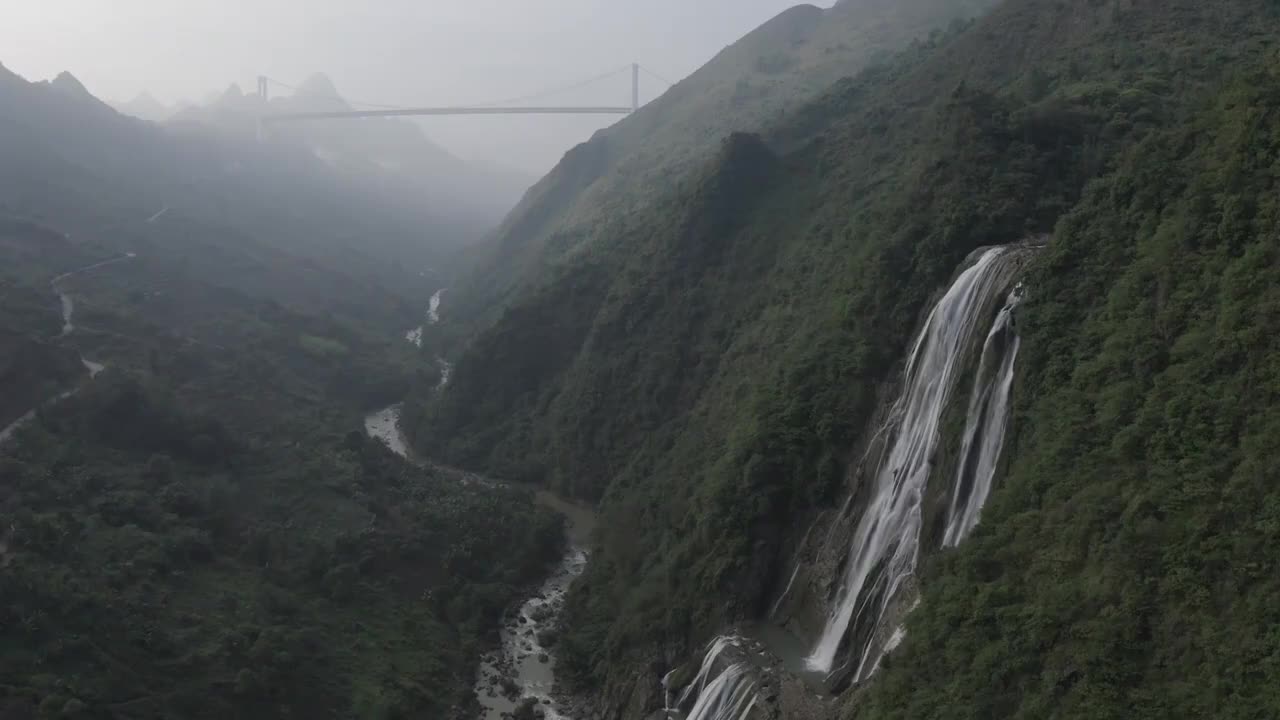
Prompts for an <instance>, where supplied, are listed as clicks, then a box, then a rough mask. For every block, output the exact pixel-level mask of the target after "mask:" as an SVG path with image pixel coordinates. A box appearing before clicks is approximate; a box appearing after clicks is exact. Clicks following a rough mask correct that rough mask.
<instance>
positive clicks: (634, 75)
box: [631, 63, 640, 112]
mask: <svg viewBox="0 0 1280 720" xmlns="http://www.w3.org/2000/svg"><path fill="white" fill-rule="evenodd" d="M639 109H640V63H631V112H635V111H636V110H639Z"/></svg>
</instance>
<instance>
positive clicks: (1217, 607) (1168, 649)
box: [857, 65, 1280, 718]
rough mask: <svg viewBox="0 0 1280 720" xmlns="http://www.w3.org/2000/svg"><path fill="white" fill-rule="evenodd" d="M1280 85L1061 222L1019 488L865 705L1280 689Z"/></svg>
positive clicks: (1206, 117) (1237, 105) (1043, 281)
mask: <svg viewBox="0 0 1280 720" xmlns="http://www.w3.org/2000/svg"><path fill="white" fill-rule="evenodd" d="M1278 102H1280V75H1277V74H1276V72H1275V67H1274V65H1272V66H1270V67H1267V68H1263V69H1259V70H1258V71H1242V72H1241V73H1240V74H1239V75H1238V76H1237V77H1236V78H1235V79H1234V80H1233V81H1232V82H1231V83H1230V84H1229V85H1228V86H1227V87H1226V88H1224V89H1223V90H1222V91H1221V93H1219V94H1218V95H1217V96H1216V97H1215V99H1214V100H1213V102H1212V103H1211V105H1210V106H1209V107H1207V108H1206V109H1204V110H1203V111H1202V112H1200V113H1198V114H1197V115H1196V116H1195V118H1194V119H1192V120H1191V121H1189V122H1188V123H1186V124H1185V125H1182V126H1179V127H1177V128H1174V129H1170V130H1168V131H1164V132H1160V133H1158V134H1156V135H1155V136H1153V137H1151V138H1149V139H1147V140H1146V141H1145V142H1143V143H1142V144H1141V145H1139V146H1138V147H1136V148H1134V150H1133V151H1132V152H1131V153H1129V154H1127V155H1126V157H1125V158H1124V159H1123V160H1122V161H1121V162H1120V163H1119V164H1118V167H1117V168H1116V169H1115V170H1114V171H1113V172H1111V173H1109V174H1108V175H1107V176H1106V177H1105V178H1104V179H1103V180H1101V181H1100V182H1098V183H1096V184H1095V185H1093V186H1092V187H1091V188H1090V190H1089V192H1088V194H1087V196H1086V197H1085V199H1084V200H1083V201H1082V202H1081V203H1080V205H1079V206H1078V207H1077V208H1075V209H1074V210H1073V211H1072V212H1071V213H1070V214H1069V215H1067V217H1065V218H1064V219H1063V221H1062V222H1061V223H1060V224H1059V226H1058V231H1057V233H1056V236H1055V239H1054V243H1053V245H1052V248H1051V250H1050V251H1049V253H1048V256H1047V257H1046V258H1045V259H1044V262H1043V264H1042V265H1041V266H1040V267H1039V268H1038V270H1037V272H1036V273H1035V274H1034V276H1033V277H1032V279H1031V285H1032V287H1033V288H1034V300H1033V302H1032V303H1031V304H1030V305H1029V307H1028V309H1027V312H1026V313H1025V315H1024V316H1023V317H1024V323H1023V332H1024V334H1025V338H1026V347H1027V348H1028V353H1027V357H1026V359H1025V362H1024V367H1025V370H1024V376H1023V380H1022V382H1021V383H1020V386H1019V388H1018V395H1019V397H1020V398H1021V399H1022V402H1021V408H1020V411H1019V418H1018V425H1019V427H1020V428H1021V430H1020V432H1019V433H1018V436H1017V446H1016V451H1015V453H1014V454H1013V460H1012V462H1011V467H1010V469H1009V472H1008V477H1007V479H1006V480H1005V488H1004V489H1003V490H1002V491H1001V492H1000V493H997V495H996V496H995V498H994V499H993V502H992V503H991V504H990V505H989V506H988V508H987V510H986V511H985V512H984V514H983V522H982V525H981V526H980V527H979V529H978V531H977V532H976V533H975V535H974V537H973V538H972V539H971V540H970V541H969V542H968V544H966V545H965V546H963V547H962V548H961V549H960V550H959V551H957V552H955V553H949V554H947V555H946V556H944V557H941V558H939V559H938V561H937V562H936V563H935V564H934V566H933V567H932V568H930V570H929V572H928V574H927V576H926V578H925V584H926V587H928V588H929V591H928V592H927V594H926V596H925V602H924V604H923V605H922V606H921V608H920V610H919V611H918V612H917V613H916V614H915V615H913V616H912V618H911V621H910V624H909V628H910V629H909V631H908V640H907V644H906V647H905V651H904V652H903V653H902V654H901V656H900V657H895V658H893V661H892V662H891V664H890V665H889V666H888V667H886V669H885V672H884V674H883V677H882V679H881V681H880V682H879V683H877V684H875V685H873V689H872V691H871V695H870V697H869V699H868V703H867V706H866V707H865V709H864V711H863V712H859V713H858V714H857V717H876V718H879V717H886V718H887V717H894V718H908V717H911V718H917V717H956V718H959V717H1029V718H1030V717H1048V716H1057V717H1088V718H1160V717H1215V718H1256V717H1269V716H1271V715H1274V714H1275V713H1276V711H1277V708H1280V695H1277V692H1276V690H1277V689H1276V685H1275V678H1276V676H1277V673H1278V672H1280V637H1277V635H1276V632H1277V628H1280V610H1278V609H1277V606H1276V603H1275V598H1276V597H1277V593H1280V586H1278V585H1277V581H1276V578H1275V573H1274V572H1273V571H1272V567H1271V562H1270V560H1271V558H1270V551H1269V550H1268V548H1272V547H1275V546H1276V543H1277V542H1280V523H1278V522H1277V519H1278V518H1280V496H1278V495H1277V494H1276V492H1275V488H1274V486H1273V482H1272V480H1273V475H1274V469H1275V467H1276V464H1277V462H1280V457H1278V456H1277V447H1276V443H1275V442H1274V437H1275V433H1276V432H1277V429H1278V427H1280V426H1278V423H1280V410H1278V409H1277V408H1278V407H1280V384H1277V383H1278V381H1280V375H1277V373H1278V372H1280V367H1277V364H1276V363H1277V360H1276V358H1277V351H1278V350H1280V348H1278V347H1277V340H1278V338H1277V334H1276V328H1277V327H1280V274H1278V272H1280V265H1278V264H1277V260H1278V258H1277V257H1276V253H1277V251H1278V248H1280V245H1277V239H1280V238H1278V237H1277V228H1280V204H1278V203H1277V179H1278V178H1280V176H1278V175H1277V171H1278V170H1280V118H1278V117H1276V108H1277V107H1280V105H1277V103H1278ZM1064 578H1070V582H1063V581H1062V580H1063V579H1064ZM995 678H998V682H995V683H993V682H992V680H993V679H995Z"/></svg>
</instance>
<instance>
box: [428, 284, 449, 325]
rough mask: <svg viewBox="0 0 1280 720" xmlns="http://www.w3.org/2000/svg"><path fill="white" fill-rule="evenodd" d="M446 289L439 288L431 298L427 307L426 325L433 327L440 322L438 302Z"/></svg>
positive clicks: (442, 297)
mask: <svg viewBox="0 0 1280 720" xmlns="http://www.w3.org/2000/svg"><path fill="white" fill-rule="evenodd" d="M447 289H448V288H440V289H439V290H437V291H436V292H435V294H434V295H432V296H431V304H430V305H428V306H427V323H428V324H430V325H435V324H436V323H438V322H440V301H441V300H443V299H444V292H445V290H447Z"/></svg>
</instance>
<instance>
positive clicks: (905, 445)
mask: <svg viewBox="0 0 1280 720" xmlns="http://www.w3.org/2000/svg"><path fill="white" fill-rule="evenodd" d="M979 252H980V254H979V256H978V259H977V260H976V262H974V263H973V265H971V266H970V267H968V268H967V269H966V270H964V271H963V272H961V273H960V275H959V277H957V278H956V280H955V282H954V283H952V285H951V287H950V288H949V289H948V290H947V292H946V294H945V295H944V296H943V297H942V299H941V300H939V301H938V303H937V305H935V306H934V308H933V310H932V311H931V312H930V314H929V316H928V319H927V320H925V323H924V327H923V329H922V330H921V331H920V335H919V337H918V338H917V339H916V341H915V344H914V346H913V348H912V350H911V354H910V356H909V358H908V360H907V365H906V371H905V374H904V377H903V383H902V394H901V396H899V397H898V399H897V400H896V401H895V403H894V405H893V407H892V408H891V410H890V412H889V414H888V421H887V423H886V425H885V426H884V427H883V428H881V429H880V431H879V432H882V433H885V438H886V443H885V446H884V450H883V452H882V453H881V455H880V456H879V458H878V461H877V463H876V465H875V469H874V475H873V476H871V483H870V485H869V488H870V494H869V498H868V501H867V505H866V508H865V509H864V510H863V512H862V514H861V516H860V517H859V518H858V521H857V523H858V524H857V526H856V528H855V530H854V533H853V541H852V544H851V546H850V548H849V550H848V556H847V559H846V563H845V575H844V578H843V582H842V583H841V585H840V587H839V589H838V591H837V594H836V597H835V600H834V602H833V603H832V608H831V612H830V614H829V616H828V618H827V622H826V625H825V627H824V628H823V631H822V635H821V636H820V637H819V638H818V642H817V644H816V645H815V646H814V648H813V650H812V652H811V653H810V654H809V656H808V657H807V658H806V659H805V663H806V665H807V666H808V667H809V668H810V669H811V670H814V671H819V672H831V670H832V667H833V665H835V659H836V655H837V653H838V652H839V650H840V646H841V643H842V641H843V639H844V637H845V635H846V634H847V633H848V631H849V628H850V625H851V624H853V626H854V627H855V630H856V631H855V638H854V640H853V642H855V643H857V645H856V647H855V648H854V649H855V650H856V651H857V655H856V657H857V658H858V664H857V667H856V672H854V674H853V676H852V677H853V679H854V680H855V681H857V680H861V679H864V678H865V677H867V676H869V675H870V674H871V673H872V672H874V670H875V668H876V667H877V666H878V665H879V661H880V658H881V656H882V655H883V654H884V650H883V646H884V643H883V642H881V641H880V640H879V639H878V636H879V635H880V634H881V633H878V632H877V629H879V628H880V625H881V623H882V622H883V621H884V619H885V614H886V611H888V610H889V609H890V607H891V606H892V605H893V603H894V601H895V600H896V599H898V595H899V593H900V591H901V590H902V589H903V586H904V584H905V583H906V582H907V581H908V580H909V579H910V578H911V577H912V576H913V575H914V573H915V569H916V562H917V560H918V557H919V545H920V527H921V517H922V513H921V505H922V503H923V501H924V495H925V488H926V484H927V482H928V479H929V474H930V470H931V469H932V466H933V460H934V458H933V455H934V451H935V449H936V446H937V442H938V426H939V423H940V422H941V418H942V413H943V410H944V409H945V408H946V406H947V402H948V400H949V399H950V396H951V395H952V393H953V391H954V389H955V386H956V384H957V381H958V380H959V377H960V375H961V374H962V373H963V370H964V366H965V363H964V357H965V354H966V350H967V349H969V348H971V347H972V346H973V345H974V338H975V332H976V328H977V325H978V323H979V321H980V320H981V319H982V318H983V317H985V316H986V313H987V312H989V308H990V307H991V306H992V303H993V301H994V299H995V298H996V297H998V295H999V293H1001V292H1002V291H1003V290H1004V289H1005V288H1007V287H1008V286H1009V282H1010V276H1011V275H1012V273H1013V272H1014V271H1015V270H1016V269H1017V266H1018V264H1019V263H1018V262H1017V259H1018V258H1019V257H1020V256H1022V255H1023V254H1024V251H1023V249H1022V248H1017V247H995V248H988V249H985V250H982V251H979ZM1006 322H1007V321H1006Z"/></svg>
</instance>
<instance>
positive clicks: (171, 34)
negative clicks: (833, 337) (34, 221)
mask: <svg viewBox="0 0 1280 720" xmlns="http://www.w3.org/2000/svg"><path fill="white" fill-rule="evenodd" d="M794 4H795V3H794V2H792V1H791V0H650V1H649V2H644V3H637V2H617V1H616V0H538V2H528V1H527V0H477V1H469V2H464V3H459V2H453V1H451V0H450V1H446V0H425V1H424V0H377V2H367V3H366V2H356V1H355V0H263V1H260V2H259V1H255V2H250V1H249V0H181V1H180V2H174V1H172V0H113V2H110V3H107V2H102V1H101V0H42V1H41V2H23V3H17V4H15V7H7V8H6V9H5V20H4V22H3V23H0V48H3V50H2V51H0V52H2V53H3V54H2V55H0V63H3V64H4V65H5V66H6V67H8V68H9V69H10V70H12V71H14V72H17V73H19V74H21V75H24V76H25V77H27V78H28V79H32V80H37V79H45V78H52V77H54V76H55V75H57V74H58V73H59V72H62V71H64V70H65V71H69V72H71V73H72V74H73V75H75V76H76V77H77V78H78V79H79V80H81V81H82V82H83V83H84V84H85V86H86V87H87V88H88V89H89V91H90V92H92V93H94V94H95V95H97V96H98V97H101V98H103V99H105V100H109V101H112V102H113V103H116V104H122V103H125V102H128V101H131V100H133V99H134V98H136V97H137V96H139V95H140V94H142V93H148V94H149V95H151V96H152V97H154V98H156V99H157V100H158V101H159V103H161V104H163V105H164V106H166V107H170V108H171V107H173V106H175V105H177V104H180V103H196V104H200V103H206V102H208V101H209V100H210V99H211V98H213V97H215V96H217V95H220V94H221V93H222V92H223V91H224V90H225V89H226V88H227V87H228V86H230V85H231V84H233V83H234V84H237V85H238V86H239V87H240V88H242V89H243V90H244V91H246V92H253V91H254V88H255V86H256V78H257V77H258V76H259V75H265V76H269V77H271V78H275V79H277V80H280V81H282V82H284V83H289V84H295V85H296V84H300V83H302V82H303V81H304V80H305V79H306V78H308V77H309V76H311V75H312V74H313V73H317V72H322V73H325V74H326V75H328V76H329V77H330V78H332V80H333V82H334V85H335V86H336V87H337V89H338V92H339V93H340V94H341V95H342V96H343V97H344V98H345V99H347V100H348V101H352V102H363V103H376V104H388V105H414V106H418V105H423V106H447V105H469V104H481V103H489V102H496V101H502V100H506V99H511V98H519V97H524V96H528V95H533V94H536V93H539V92H541V91H543V90H548V89H553V88H560V87H565V86H568V85H572V84H574V83H576V82H578V81H581V80H586V79H588V78H592V77H595V76H599V75H602V74H604V73H607V72H609V71H610V70H614V69H618V68H621V67H624V66H627V65H629V64H630V63H632V62H638V63H640V64H641V65H643V66H644V67H645V68H646V69H647V70H649V71H651V72H653V73H656V74H657V75H659V76H661V77H663V78H665V79H667V80H670V81H678V80H680V79H681V78H683V77H685V76H687V75H688V74H689V73H691V72H693V71H694V70H696V69H697V68H698V67H699V66H701V65H702V64H703V63H705V62H706V61H707V60H709V59H710V58H711V57H713V56H714V55H715V54H716V53H717V52H719V51H720V50H721V49H722V48H724V47H725V46H726V45H728V44H730V43H732V42H733V41H734V40H736V39H737V38H739V37H741V36H742V35H744V34H745V33H747V32H749V31H750V30H751V29H752V28H754V27H756V26H758V25H760V24H761V23H763V22H764V21H766V20H768V19H769V18H770V17H772V16H774V15H776V14H777V13H779V12H781V11H783V10H785V9H787V8H788V7H790V6H792V5H794ZM823 5H830V2H825V3H823ZM666 89H667V85H666V84H665V83H663V82H661V81H659V80H657V79H655V78H654V77H653V76H652V75H650V74H648V73H645V74H644V75H643V76H642V78H641V102H648V101H650V100H652V99H653V98H655V97H656V96H657V95H659V94H661V93H662V92H664V91H665V90H666ZM272 92H273V93H287V92H288V91H287V90H283V89H281V88H279V87H276V88H273V89H272ZM630 95H631V87H630V78H629V75H628V74H627V73H621V74H618V75H615V76H613V77H611V78H608V79H605V80H601V81H599V82H595V83H590V84H587V85H585V86H583V87H580V88H576V89H572V90H566V91H563V92H559V93H555V94H552V95H548V96H546V97H545V98H542V99H540V100H539V101H538V102H539V103H542V104H556V105H562V104H563V105H611V106H618V105H624V106H625V105H629V104H630V102H631V97H630ZM616 121H617V118H616V117H612V116H572V115H557V116H499V117H465V118H428V119H425V120H420V121H418V122H419V123H420V125H421V126H422V128H423V130H424V132H425V133H426V134H427V135H428V136H429V137H430V139H431V140H432V141H434V142H435V143H437V144H439V145H440V146H442V147H443V148H444V149H446V150H448V151H449V152H450V153H452V154H454V155H456V156H458V157H460V158H462V159H464V160H466V161H468V162H471V163H476V164H478V165H483V166H486V167H489V168H493V169H503V170H510V171H515V172H517V173H519V174H522V175H525V176H528V177H530V178H533V177H536V176H539V175H541V174H543V173H545V172H546V171H548V170H550V168H551V167H552V166H553V165H554V164H555V163H556V161H558V160H559V158H560V156H561V155H562V154H563V153H564V152H565V151H566V150H568V149H569V148H570V147H572V146H573V145H575V144H577V143H579V142H582V141H585V140H586V139H587V138H589V137H590V135H591V134H592V133H593V132H595V131H596V130H598V129H600V128H602V127H606V126H608V125H610V124H612V123H613V122H616Z"/></svg>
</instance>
